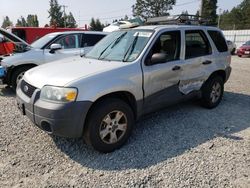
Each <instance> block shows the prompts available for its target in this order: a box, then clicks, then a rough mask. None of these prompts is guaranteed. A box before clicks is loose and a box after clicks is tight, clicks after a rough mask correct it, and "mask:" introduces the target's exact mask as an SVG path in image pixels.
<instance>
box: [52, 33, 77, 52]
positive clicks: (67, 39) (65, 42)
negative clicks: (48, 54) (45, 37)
mask: <svg viewBox="0 0 250 188" xmlns="http://www.w3.org/2000/svg"><path fill="white" fill-rule="evenodd" d="M54 43H56V44H61V45H62V48H63V49H72V48H79V37H78V35H77V34H76V35H67V36H63V37H61V38H60V39H59V40H57V41H55V42H54Z"/></svg>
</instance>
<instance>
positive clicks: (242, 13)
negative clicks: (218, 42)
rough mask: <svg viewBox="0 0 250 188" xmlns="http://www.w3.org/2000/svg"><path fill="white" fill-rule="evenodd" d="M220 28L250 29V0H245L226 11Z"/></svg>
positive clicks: (222, 16)
mask: <svg viewBox="0 0 250 188" xmlns="http://www.w3.org/2000/svg"><path fill="white" fill-rule="evenodd" d="M220 28H221V29H224V30H232V29H236V30H237V29H250V0H244V1H243V2H242V3H241V4H240V5H238V6H237V7H234V8H233V9H232V10H231V11H228V10H226V11H224V12H223V13H222V15H221V19H220Z"/></svg>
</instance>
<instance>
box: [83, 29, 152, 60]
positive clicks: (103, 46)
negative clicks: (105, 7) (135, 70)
mask: <svg viewBox="0 0 250 188" xmlns="http://www.w3.org/2000/svg"><path fill="white" fill-rule="evenodd" d="M152 33H153V31H152V30H129V31H116V32H113V33H111V34H109V35H108V36H106V37H105V38H104V39H103V40H101V41H100V42H99V43H97V45H95V47H94V48H93V49H92V50H91V51H90V52H89V53H88V54H87V55H86V56H85V57H87V58H92V59H101V60H106V61H123V62H132V61H134V60H135V59H137V57H138V56H139V55H140V54H141V52H142V50H143V49H144V47H145V46H146V44H147V42H148V41H149V39H150V37H151V35H152Z"/></svg>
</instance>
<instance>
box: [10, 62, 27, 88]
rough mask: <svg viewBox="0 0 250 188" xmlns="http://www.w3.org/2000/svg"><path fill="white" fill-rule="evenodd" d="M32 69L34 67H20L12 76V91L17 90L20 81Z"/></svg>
mask: <svg viewBox="0 0 250 188" xmlns="http://www.w3.org/2000/svg"><path fill="white" fill-rule="evenodd" d="M31 68H32V67H30V66H24V67H20V68H17V69H16V70H14V72H13V73H12V76H11V83H10V84H11V87H12V89H14V90H16V86H17V84H18V83H19V82H20V80H21V79H22V78H23V75H24V73H25V72H26V71H27V70H29V69H31Z"/></svg>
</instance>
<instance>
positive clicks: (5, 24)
mask: <svg viewBox="0 0 250 188" xmlns="http://www.w3.org/2000/svg"><path fill="white" fill-rule="evenodd" d="M9 26H13V23H12V22H11V21H10V18H9V17H8V16H5V17H4V19H3V23H2V26H1V27H2V28H7V27H9Z"/></svg>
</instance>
